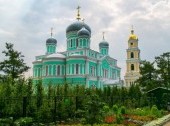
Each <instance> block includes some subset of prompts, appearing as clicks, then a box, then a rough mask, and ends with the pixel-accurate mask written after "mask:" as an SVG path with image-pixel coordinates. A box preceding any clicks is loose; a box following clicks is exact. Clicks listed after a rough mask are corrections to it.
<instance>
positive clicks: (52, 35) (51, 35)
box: [51, 27, 53, 37]
mask: <svg viewBox="0 0 170 126" xmlns="http://www.w3.org/2000/svg"><path fill="white" fill-rule="evenodd" d="M52 36H53V28H52V27H51V37H52Z"/></svg>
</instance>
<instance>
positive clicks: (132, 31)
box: [131, 25, 134, 34]
mask: <svg viewBox="0 0 170 126" xmlns="http://www.w3.org/2000/svg"><path fill="white" fill-rule="evenodd" d="M133 33H134V30H133V25H132V26H131V34H133Z"/></svg>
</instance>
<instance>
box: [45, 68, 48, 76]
mask: <svg viewBox="0 0 170 126" xmlns="http://www.w3.org/2000/svg"><path fill="white" fill-rule="evenodd" d="M45 69H46V70H45V73H46V76H48V66H46V68H45Z"/></svg>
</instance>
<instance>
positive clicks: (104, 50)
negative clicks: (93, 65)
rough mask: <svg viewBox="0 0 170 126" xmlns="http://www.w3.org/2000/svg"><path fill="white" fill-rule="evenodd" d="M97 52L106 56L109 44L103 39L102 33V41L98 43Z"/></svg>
mask: <svg viewBox="0 0 170 126" xmlns="http://www.w3.org/2000/svg"><path fill="white" fill-rule="evenodd" d="M99 50H100V53H101V54H103V55H108V52H109V43H108V42H107V41H106V40H105V38H104V32H103V40H102V41H101V42H100V43H99Z"/></svg>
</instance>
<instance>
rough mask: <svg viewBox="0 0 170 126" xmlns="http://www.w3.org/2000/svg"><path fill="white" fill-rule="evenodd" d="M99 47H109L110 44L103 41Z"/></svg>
mask: <svg viewBox="0 0 170 126" xmlns="http://www.w3.org/2000/svg"><path fill="white" fill-rule="evenodd" d="M99 47H109V43H108V42H106V41H102V42H100V43H99Z"/></svg>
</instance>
